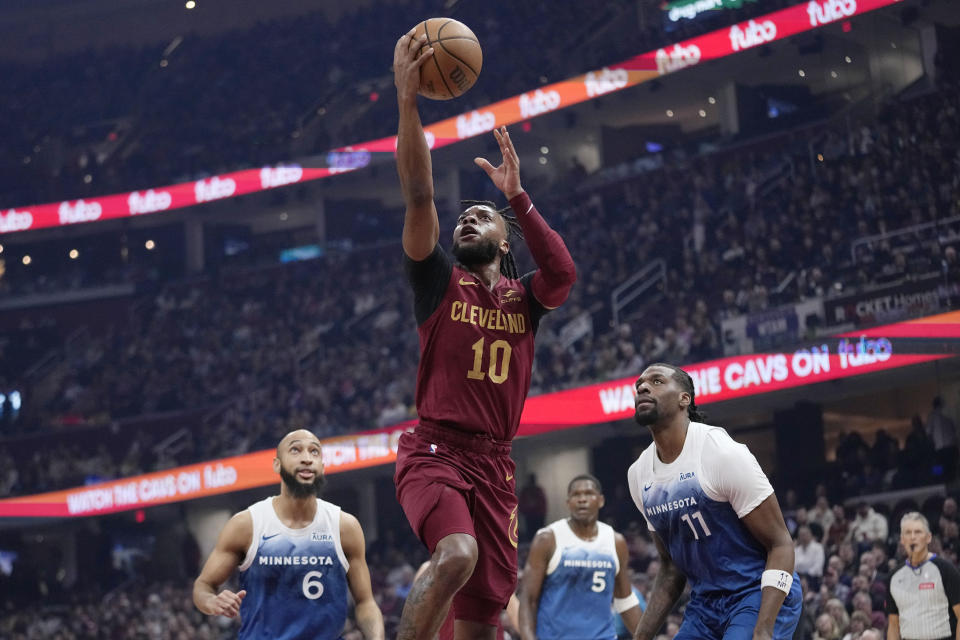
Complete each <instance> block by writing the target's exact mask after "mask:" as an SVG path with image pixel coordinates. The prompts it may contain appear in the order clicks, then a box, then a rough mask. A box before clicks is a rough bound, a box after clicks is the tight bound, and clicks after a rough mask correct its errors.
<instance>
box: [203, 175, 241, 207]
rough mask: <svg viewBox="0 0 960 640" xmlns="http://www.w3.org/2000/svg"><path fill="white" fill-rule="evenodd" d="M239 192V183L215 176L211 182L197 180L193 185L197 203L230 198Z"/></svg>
mask: <svg viewBox="0 0 960 640" xmlns="http://www.w3.org/2000/svg"><path fill="white" fill-rule="evenodd" d="M236 190H237V183H236V182H234V181H233V180H232V179H231V178H218V177H217V176H214V177H212V178H210V179H209V180H197V182H196V183H195V184H194V185H193V193H194V195H195V196H196V198H197V202H208V201H210V200H218V199H220V198H229V197H230V196H232V195H233V193H234V191H236Z"/></svg>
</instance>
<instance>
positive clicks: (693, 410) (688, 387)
mask: <svg viewBox="0 0 960 640" xmlns="http://www.w3.org/2000/svg"><path fill="white" fill-rule="evenodd" d="M647 366H648V367H664V368H666V369H670V370H671V371H673V376H672V377H673V379H674V380H676V381H677V383H678V384H679V385H680V386H681V387H682V388H683V390H684V391H686V392H687V393H689V394H690V406H689V407H687V417H688V418H690V419H691V420H693V421H694V422H703V421H704V420H706V419H707V416H706V414H705V413H704V412H703V411H701V410H700V409H699V407H697V403H696V402H694V399H695V398H696V396H697V394H696V392H695V391H694V389H693V378H691V377H690V374H689V373H687V372H686V371H684V370H683V369H681V368H680V367H676V366H674V365H672V364H666V363H665V362H655V363H653V364H651V365H647Z"/></svg>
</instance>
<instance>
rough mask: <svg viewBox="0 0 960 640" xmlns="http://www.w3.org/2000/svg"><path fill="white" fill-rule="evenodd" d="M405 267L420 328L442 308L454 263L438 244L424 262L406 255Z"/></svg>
mask: <svg viewBox="0 0 960 640" xmlns="http://www.w3.org/2000/svg"><path fill="white" fill-rule="evenodd" d="M403 266H404V269H405V271H406V272H407V280H408V281H409V282H410V287H411V288H412V289H413V314H414V316H416V318H417V325H418V326H419V325H421V324H423V323H424V322H426V321H427V318H429V317H430V316H431V315H432V314H433V312H434V311H436V310H437V307H439V306H440V302H441V301H442V300H443V296H444V294H446V292H447V285H448V284H449V283H450V274H452V273H453V262H451V261H450V258H449V256H447V253H446V252H445V251H444V250H443V248H442V247H441V246H440V245H439V244H437V246H435V247H434V248H433V251H432V252H431V253H430V255H429V256H427V257H426V258H424V259H423V260H419V261H417V260H411V259H410V258H409V257H408V256H407V255H404V256H403Z"/></svg>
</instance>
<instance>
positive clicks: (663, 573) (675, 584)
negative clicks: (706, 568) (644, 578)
mask: <svg viewBox="0 0 960 640" xmlns="http://www.w3.org/2000/svg"><path fill="white" fill-rule="evenodd" d="M651 535H652V536H653V542H654V544H656V546H657V552H658V553H659V554H660V571H659V572H658V573H657V577H656V578H655V579H654V581H653V588H652V589H650V599H649V600H648V601H647V610H646V611H644V612H643V614H642V615H641V616H640V622H639V623H638V624H637V632H636V633H635V634H634V636H633V637H634V638H635V640H653V638H655V637H656V635H657V631H659V630H660V627H662V626H663V623H664V621H665V620H666V619H667V615H669V613H670V610H671V609H673V605H675V604H676V603H677V600H679V599H680V595H681V594H682V593H683V588H684V587H685V586H686V585H687V576H685V575H684V574H683V572H682V571H680V568H679V567H678V566H677V565H676V564H674V562H673V558H672V557H671V556H670V552H669V551H667V547H666V546H665V545H664V544H663V540H661V539H660V536H658V535H657V534H656V533H653V532H651Z"/></svg>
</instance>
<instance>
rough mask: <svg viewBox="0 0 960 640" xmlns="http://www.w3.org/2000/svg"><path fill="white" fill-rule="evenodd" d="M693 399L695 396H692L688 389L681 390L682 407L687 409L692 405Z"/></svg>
mask: <svg viewBox="0 0 960 640" xmlns="http://www.w3.org/2000/svg"><path fill="white" fill-rule="evenodd" d="M692 401H693V398H691V397H690V394H689V393H687V392H686V391H681V392H680V408H681V409H686V408H687V407H689V406H690V403H691V402H692Z"/></svg>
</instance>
